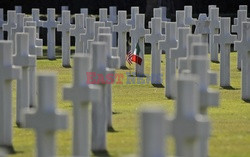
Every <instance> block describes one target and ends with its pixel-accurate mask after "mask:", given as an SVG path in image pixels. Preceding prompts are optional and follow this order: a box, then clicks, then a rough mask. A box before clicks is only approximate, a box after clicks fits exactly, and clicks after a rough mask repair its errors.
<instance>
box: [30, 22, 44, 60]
mask: <svg viewBox="0 0 250 157" xmlns="http://www.w3.org/2000/svg"><path fill="white" fill-rule="evenodd" d="M26 26H33V27H35V29H36V30H37V24H36V22H35V21H27V22H26ZM35 45H36V46H38V47H42V46H43V39H39V34H38V33H37V31H36V40H35ZM37 56H43V53H42V52H41V53H40V54H39V55H37Z"/></svg>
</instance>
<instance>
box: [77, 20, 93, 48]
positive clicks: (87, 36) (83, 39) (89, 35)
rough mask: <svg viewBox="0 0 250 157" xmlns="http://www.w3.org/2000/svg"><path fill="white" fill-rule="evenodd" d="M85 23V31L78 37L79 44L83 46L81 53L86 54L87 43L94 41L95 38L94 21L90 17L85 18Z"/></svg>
mask: <svg viewBox="0 0 250 157" xmlns="http://www.w3.org/2000/svg"><path fill="white" fill-rule="evenodd" d="M86 22H87V26H86V31H85V33H84V34H81V35H80V43H82V44H83V45H82V46H83V48H82V49H83V53H88V41H89V40H94V36H95V19H94V18H92V17H87V18H86Z"/></svg>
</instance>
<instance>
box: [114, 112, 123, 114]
mask: <svg viewBox="0 0 250 157" xmlns="http://www.w3.org/2000/svg"><path fill="white" fill-rule="evenodd" d="M112 114H122V113H121V112H112Z"/></svg>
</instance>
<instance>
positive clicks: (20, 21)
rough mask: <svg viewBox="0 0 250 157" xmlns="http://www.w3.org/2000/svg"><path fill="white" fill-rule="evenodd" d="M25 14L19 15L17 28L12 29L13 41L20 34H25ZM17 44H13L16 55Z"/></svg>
mask: <svg viewBox="0 0 250 157" xmlns="http://www.w3.org/2000/svg"><path fill="white" fill-rule="evenodd" d="M24 16H25V15H24V14H22V13H17V15H16V17H17V20H16V27H15V28H12V29H11V34H12V37H11V38H12V39H15V35H16V33H18V32H23V28H24ZM13 41H15V40H13ZM15 49H16V47H15V42H13V53H15Z"/></svg>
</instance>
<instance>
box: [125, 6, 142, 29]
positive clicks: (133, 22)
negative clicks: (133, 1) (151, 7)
mask: <svg viewBox="0 0 250 157" xmlns="http://www.w3.org/2000/svg"><path fill="white" fill-rule="evenodd" d="M137 14H139V7H131V18H130V19H128V21H127V23H128V25H130V26H131V28H132V29H135V25H136V19H135V18H136V15H137Z"/></svg>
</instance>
